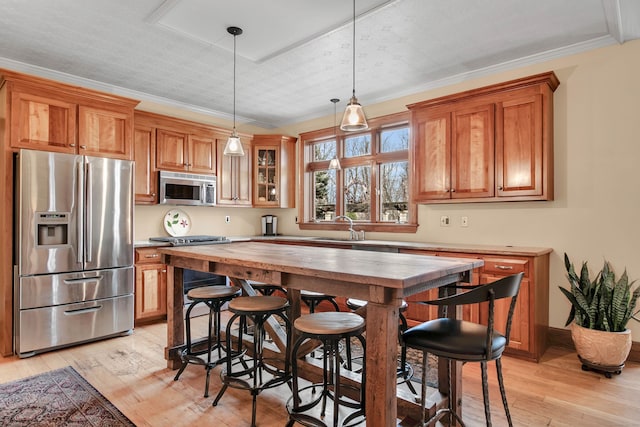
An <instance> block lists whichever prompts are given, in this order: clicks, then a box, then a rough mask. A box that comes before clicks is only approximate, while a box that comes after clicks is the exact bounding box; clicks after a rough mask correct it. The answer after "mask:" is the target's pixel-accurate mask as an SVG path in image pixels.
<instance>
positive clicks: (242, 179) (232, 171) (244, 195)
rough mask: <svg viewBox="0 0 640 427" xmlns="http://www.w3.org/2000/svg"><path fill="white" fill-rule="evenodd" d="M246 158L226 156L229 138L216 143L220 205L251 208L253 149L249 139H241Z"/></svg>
mask: <svg viewBox="0 0 640 427" xmlns="http://www.w3.org/2000/svg"><path fill="white" fill-rule="evenodd" d="M241 141H242V149H243V150H244V156H225V155H224V147H225V145H226V144H227V138H221V139H218V140H217V141H216V145H217V150H218V167H217V171H218V173H217V186H218V187H217V188H218V205H224V206H238V207H251V206H252V199H251V190H252V180H251V171H252V168H251V166H252V159H253V155H252V148H251V144H250V143H249V142H247V141H248V140H247V138H246V137H245V138H241Z"/></svg>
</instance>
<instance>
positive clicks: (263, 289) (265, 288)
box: [249, 281, 287, 296]
mask: <svg viewBox="0 0 640 427" xmlns="http://www.w3.org/2000/svg"><path fill="white" fill-rule="evenodd" d="M249 284H250V285H251V287H252V288H253V289H255V290H256V291H258V292H260V293H261V294H262V295H266V296H271V295H273V294H274V292H276V291H279V292H282V294H284V295H287V290H286V289H285V288H283V287H282V286H278V285H271V284H269V283H262V282H253V281H249Z"/></svg>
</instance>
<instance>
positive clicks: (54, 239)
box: [36, 212, 70, 246]
mask: <svg viewBox="0 0 640 427" xmlns="http://www.w3.org/2000/svg"><path fill="white" fill-rule="evenodd" d="M69 216H70V215H69V213H68V212H38V213H37V214H36V229H37V234H36V239H38V241H37V242H36V246H57V245H66V244H67V243H68V242H69Z"/></svg>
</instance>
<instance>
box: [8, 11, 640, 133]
mask: <svg viewBox="0 0 640 427" xmlns="http://www.w3.org/2000/svg"><path fill="white" fill-rule="evenodd" d="M352 8H353V3H352V2H351V1H349V0H321V1H319V0H268V1H265V0H226V1H223V0H108V1H105V0H83V1H78V0H55V1H52V0H27V1H25V0H0V67H4V68H10V69H13V70H17V71H23V72H27V73H31V74H36V75H40V76H43V77H48V78H52V79H55V80H60V81H65V82H69V83H73V84H78V85H81V86H86V87H91V88H95V89H99V90H103V91H108V92H113V93H117V94H120V95H124V96H130V97H133V98H136V99H141V100H148V101H153V102H158V103H162V104H168V105H173V106H178V107H181V108H185V109H189V110H193V111H198V112H203V113H207V114H211V115H214V116H217V117H223V118H231V116H232V112H233V36H231V35H230V34H229V33H227V30H226V28H227V27H229V26H238V27H241V28H242V29H243V30H244V33H243V34H242V35H240V36H238V38H237V39H236V42H237V53H238V55H237V79H236V100H237V106H236V111H237V116H238V117H237V121H238V124H239V125H238V128H239V130H242V123H251V124H253V125H257V126H261V127H265V128H272V127H279V126H282V125H286V124H290V123H295V122H300V121H302V120H306V119H309V118H314V117H320V116H325V115H329V114H332V112H333V104H331V103H330V101H329V100H330V99H331V98H340V99H341V102H340V104H338V108H339V109H342V108H343V107H344V105H346V102H347V101H348V99H349V97H350V96H351V91H352V78H353V75H352V64H353V60H352V58H353V56H352V55H353V52H352V37H353V21H352V19H353V17H352V14H353V9H352ZM356 14H357V15H358V18H357V20H356V75H355V79H356V94H357V96H358V99H359V100H360V102H361V103H362V104H363V105H364V106H365V111H366V106H367V105H368V104H373V103H377V102H380V101H384V100H387V99H392V98H397V97H399V96H402V95H407V94H411V93H416V92H420V91H423V90H426V89H429V88H433V87H437V86H442V85H445V84H451V83H454V82H459V81H462V80H465V79H469V78H473V77H477V76H480V75H484V74H488V73H493V72H496V71H500V70H505V69H509V68H515V67H519V66H522V65H526V64H530V63H535V62H540V61H545V60H548V59H551V58H554V57H559V56H564V55H569V54H573V53H577V52H581V51H586V50H589V49H594V48H598V47H602V46H607V45H611V44H614V43H623V42H625V41H628V40H632V39H636V38H640V1H638V0H357V2H356Z"/></svg>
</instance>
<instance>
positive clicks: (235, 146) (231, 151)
mask: <svg viewBox="0 0 640 427" xmlns="http://www.w3.org/2000/svg"><path fill="white" fill-rule="evenodd" d="M227 32H228V33H229V34H231V35H233V132H232V133H231V136H230V137H229V139H228V140H227V144H226V145H225V146H224V155H225V156H244V150H243V149H242V141H240V137H239V136H238V132H237V131H236V36H239V35H240V34H242V28H238V27H229V28H227Z"/></svg>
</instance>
